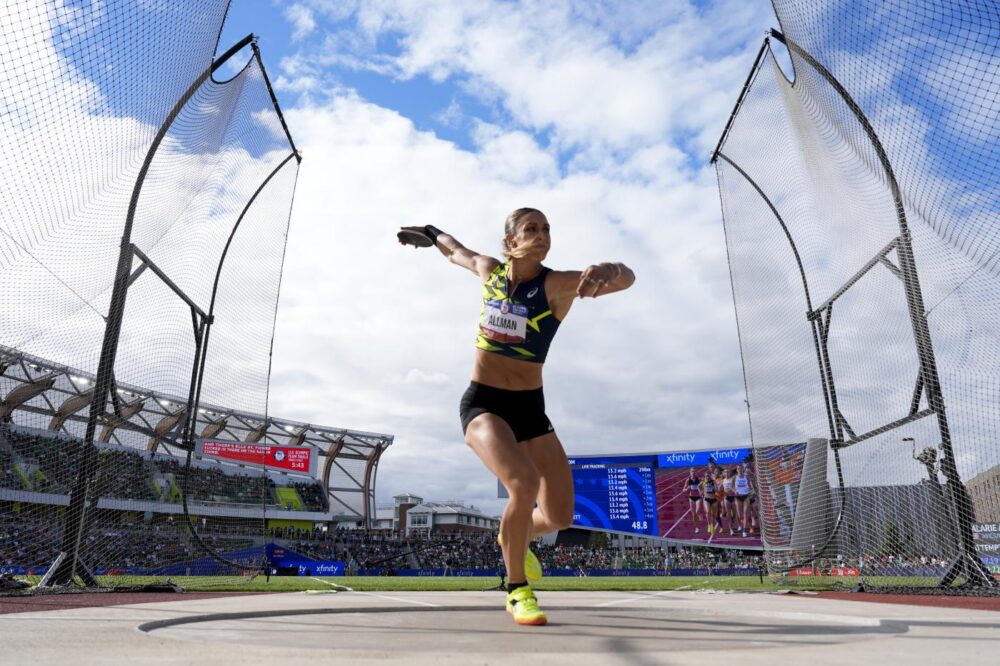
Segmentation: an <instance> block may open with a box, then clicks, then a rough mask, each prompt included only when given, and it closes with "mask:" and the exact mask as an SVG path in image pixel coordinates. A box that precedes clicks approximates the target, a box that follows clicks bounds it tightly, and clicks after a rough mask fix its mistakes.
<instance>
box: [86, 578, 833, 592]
mask: <svg viewBox="0 0 1000 666" xmlns="http://www.w3.org/2000/svg"><path fill="white" fill-rule="evenodd" d="M171 580H172V581H173V582H174V583H176V584H177V585H180V586H181V587H182V588H184V589H185V590H190V591H192V592H195V591H198V592H213V591H217V592H303V591H306V590H325V591H329V590H337V589H338V588H340V589H343V588H350V589H351V590H355V591H358V592H456V591H474V592H479V591H483V590H486V589H488V588H491V587H495V586H496V585H497V583H498V582H499V579H497V578H494V577H489V578H473V577H422V576H399V577H391V576H331V577H319V576H316V577H309V576H272V577H271V580H270V581H268V580H267V579H266V578H264V577H263V576H259V577H257V578H255V579H253V580H247V579H245V578H205V577H184V576H180V577H175V578H171ZM162 581H163V579H162V578H158V579H156V582H162ZM102 582H104V581H102ZM142 582H143V581H139V580H135V579H134V578H130V579H129V580H128V584H142ZM150 582H153V581H150ZM831 582H833V581H826V580H824V579H820V580H815V581H810V582H809V583H808V584H805V585H803V584H796V585H795V586H794V589H796V590H811V589H815V590H822V589H830V588H831V587H832V585H831V584H830V583H831ZM841 582H842V581H841ZM115 583H116V584H119V585H121V584H122V583H123V581H121V580H118V581H115ZM532 587H533V588H534V589H536V590H540V591H545V590H560V591H571V590H581V591H587V590H590V591H598V590H634V591H650V592H658V591H665V590H718V591H767V592H774V591H778V590H787V589H789V587H790V586H789V585H787V584H784V583H782V584H775V583H772V582H771V581H770V580H768V579H767V578H766V577H765V578H764V582H763V583H761V581H760V578H758V577H757V576H695V577H686V576H650V577H637V576H629V577H616V576H611V577H582V578H581V577H572V578H564V577H552V578H543V579H542V580H541V581H540V582H539V583H537V584H532Z"/></svg>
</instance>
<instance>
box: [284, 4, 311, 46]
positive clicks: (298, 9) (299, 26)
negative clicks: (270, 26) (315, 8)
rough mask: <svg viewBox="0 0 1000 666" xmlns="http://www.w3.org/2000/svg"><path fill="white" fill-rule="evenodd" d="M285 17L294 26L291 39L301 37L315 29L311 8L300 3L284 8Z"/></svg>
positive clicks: (294, 39)
mask: <svg viewBox="0 0 1000 666" xmlns="http://www.w3.org/2000/svg"><path fill="white" fill-rule="evenodd" d="M285 18H286V19H288V21H289V22H290V23H291V24H292V26H294V28H295V30H294V32H292V41H297V40H299V39H302V38H303V37H305V36H306V35H308V34H309V33H311V32H312V31H313V30H315V29H316V20H315V19H314V18H313V13H312V10H310V9H309V8H308V7H306V6H305V5H302V4H298V3H296V4H294V5H291V6H289V7H288V8H287V9H285Z"/></svg>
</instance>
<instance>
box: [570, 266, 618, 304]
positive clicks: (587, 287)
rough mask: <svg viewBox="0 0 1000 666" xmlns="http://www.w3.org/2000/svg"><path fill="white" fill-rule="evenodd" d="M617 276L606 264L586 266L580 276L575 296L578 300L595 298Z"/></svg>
mask: <svg viewBox="0 0 1000 666" xmlns="http://www.w3.org/2000/svg"><path fill="white" fill-rule="evenodd" d="M616 277H617V276H616V275H615V274H614V271H612V270H611V269H610V268H609V267H608V265H607V264H598V265H595V266H588V267H587V268H586V269H585V270H584V271H583V273H581V274H580V282H579V284H577V285H576V295H577V296H579V297H580V298H587V297H588V296H589V297H590V298H597V296H598V294H600V293H601V292H602V291H603V290H604V288H605V287H607V286H608V283H610V282H611V281H612V280H614V279H615V278H616Z"/></svg>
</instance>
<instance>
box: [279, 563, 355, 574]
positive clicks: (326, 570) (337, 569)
mask: <svg viewBox="0 0 1000 666" xmlns="http://www.w3.org/2000/svg"><path fill="white" fill-rule="evenodd" d="M291 567H298V569H299V575H300V576H343V575H344V563H343V562H340V561H334V560H283V561H282V562H281V568H282V569H288V568H291Z"/></svg>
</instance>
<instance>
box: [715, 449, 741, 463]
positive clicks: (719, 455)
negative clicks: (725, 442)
mask: <svg viewBox="0 0 1000 666" xmlns="http://www.w3.org/2000/svg"><path fill="white" fill-rule="evenodd" d="M712 457H713V458H715V461H716V462H719V461H720V460H739V459H740V450H739V449H726V450H724V451H716V452H714V453H713V454H712Z"/></svg>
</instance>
